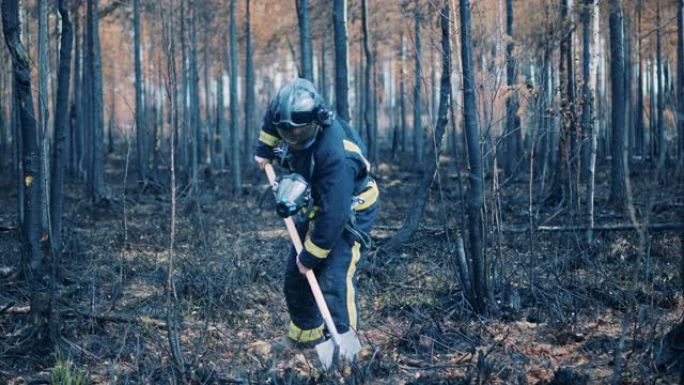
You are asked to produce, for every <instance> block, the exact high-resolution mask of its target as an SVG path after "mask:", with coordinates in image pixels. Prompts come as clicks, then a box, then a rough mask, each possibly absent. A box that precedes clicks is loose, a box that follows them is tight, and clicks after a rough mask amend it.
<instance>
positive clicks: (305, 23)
mask: <svg viewBox="0 0 684 385" xmlns="http://www.w3.org/2000/svg"><path fill="white" fill-rule="evenodd" d="M295 7H296V8H297V20H298V21H299V48H300V51H299V52H300V55H301V61H302V67H301V72H300V73H299V77H300V78H304V79H309V80H310V81H312V82H313V80H314V78H313V50H312V49H311V22H310V20H309V0H295Z"/></svg>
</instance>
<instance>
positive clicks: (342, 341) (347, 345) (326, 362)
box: [264, 163, 361, 370]
mask: <svg viewBox="0 0 684 385" xmlns="http://www.w3.org/2000/svg"><path fill="white" fill-rule="evenodd" d="M264 171H266V176H267V177H268V182H269V183H270V184H271V186H274V185H275V183H276V181H275V180H276V176H275V171H273V166H271V165H270V164H269V163H267V164H266V166H265V167H264ZM285 226H287V232H288V233H289V234H290V238H291V239H292V243H293V244H294V247H295V250H296V251H297V254H298V255H299V253H301V252H302V250H303V249H304V248H303V247H302V241H301V240H300V239H299V234H298V233H297V229H296V228H295V225H294V221H292V218H291V217H288V218H285ZM306 280H307V281H308V282H309V286H310V287H311V292H312V293H313V296H314V299H316V305H317V306H318V310H319V311H320V312H321V316H323V320H324V321H325V325H326V326H327V327H328V331H329V332H330V337H331V338H330V339H328V340H326V341H323V342H321V343H320V344H318V345H316V353H318V359H319V360H320V361H321V366H322V367H323V369H324V370H328V368H330V366H332V363H333V358H334V357H335V347H337V348H339V352H340V354H341V355H342V357H344V358H345V359H346V360H347V361H349V362H352V361H353V360H354V357H356V354H357V353H358V352H359V351H360V350H361V341H359V337H358V336H357V335H356V333H355V332H354V330H353V329H351V328H350V329H349V331H348V332H346V333H343V334H339V333H338V332H337V328H336V327H335V323H333V320H332V316H331V315H330V311H329V310H328V306H327V305H326V304H325V299H324V298H323V293H322V292H321V288H320V287H319V286H318V281H317V280H316V276H315V275H314V273H313V271H312V270H309V271H307V272H306Z"/></svg>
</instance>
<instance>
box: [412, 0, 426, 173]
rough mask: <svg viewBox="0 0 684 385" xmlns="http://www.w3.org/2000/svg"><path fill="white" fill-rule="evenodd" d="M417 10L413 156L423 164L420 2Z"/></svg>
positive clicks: (415, 13)
mask: <svg viewBox="0 0 684 385" xmlns="http://www.w3.org/2000/svg"><path fill="white" fill-rule="evenodd" d="M414 6H415V9H414V13H413V19H414V39H415V44H416V51H415V56H414V59H415V61H414V63H415V65H414V70H415V77H414V79H415V84H414V87H413V156H414V157H415V160H416V163H417V164H421V163H422V162H423V151H424V147H425V140H424V135H423V124H422V119H421V116H422V109H421V103H420V86H421V85H422V83H423V79H422V77H421V71H420V57H421V46H420V19H421V14H420V6H419V4H418V0H416V1H415V4H414Z"/></svg>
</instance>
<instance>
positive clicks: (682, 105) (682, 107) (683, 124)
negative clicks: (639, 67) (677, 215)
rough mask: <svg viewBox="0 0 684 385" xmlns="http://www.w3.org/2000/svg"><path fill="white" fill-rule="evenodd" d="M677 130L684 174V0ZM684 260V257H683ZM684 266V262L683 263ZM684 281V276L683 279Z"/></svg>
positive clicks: (679, 39)
mask: <svg viewBox="0 0 684 385" xmlns="http://www.w3.org/2000/svg"><path fill="white" fill-rule="evenodd" d="M676 95H677V101H678V104H677V118H676V119H675V122H677V131H678V132H679V170H680V171H679V172H680V178H681V177H683V176H684V0H679V1H678V2H677V92H676ZM682 261H683V262H684V258H682ZM682 266H684V263H683V265H682ZM682 282H684V278H683V281H682Z"/></svg>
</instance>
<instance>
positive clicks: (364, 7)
mask: <svg viewBox="0 0 684 385" xmlns="http://www.w3.org/2000/svg"><path fill="white" fill-rule="evenodd" d="M361 23H362V29H363V52H364V56H365V58H366V66H365V75H364V90H365V97H364V98H363V100H364V104H365V106H364V122H365V125H366V132H367V134H368V138H369V139H370V140H368V143H366V144H367V145H368V153H369V155H370V158H371V159H370V161H371V162H376V161H377V151H376V146H377V143H375V139H376V138H375V137H374V135H373V133H374V132H375V130H376V128H377V127H376V126H375V124H374V123H375V119H373V107H374V101H375V84H374V82H373V72H374V71H375V63H374V61H373V52H371V49H370V44H371V43H370V36H369V32H368V1H367V0H361Z"/></svg>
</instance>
